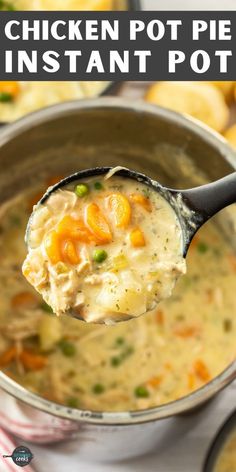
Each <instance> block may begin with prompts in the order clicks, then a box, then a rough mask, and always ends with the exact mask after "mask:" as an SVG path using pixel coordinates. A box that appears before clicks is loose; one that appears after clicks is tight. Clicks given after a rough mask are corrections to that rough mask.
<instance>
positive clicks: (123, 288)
mask: <svg viewBox="0 0 236 472" xmlns="http://www.w3.org/2000/svg"><path fill="white" fill-rule="evenodd" d="M97 302H98V303H99V305H101V306H102V307H103V308H104V309H105V310H106V311H108V312H110V313H111V314H112V313H115V314H116V315H119V314H120V315H121V318H122V315H124V314H125V315H130V314H132V315H133V316H139V315H142V314H143V313H145V311H146V294H145V292H144V290H143V289H142V287H141V286H140V285H139V284H137V283H135V281H133V280H132V279H131V280H130V281H127V282H125V281H123V280H122V281H121V282H120V283H119V285H116V286H115V287H114V286H113V285H111V284H106V285H104V288H103V289H102V290H101V292H100V294H99V296H98V298H97Z"/></svg>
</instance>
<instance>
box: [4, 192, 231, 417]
mask: <svg viewBox="0 0 236 472" xmlns="http://www.w3.org/2000/svg"><path fill="white" fill-rule="evenodd" d="M43 188H45V183H44V184H43V185H42V189H43ZM35 192H36V191H35V189H33V190H32V191H31V193H25V194H22V195H19V196H18V197H17V198H15V199H14V200H12V201H9V202H8V203H6V204H5V205H3V206H2V208H1V222H0V248H1V250H0V260H1V265H0V290H1V297H0V304H1V309H0V367H1V369H2V370H3V372H5V373H6V374H7V375H9V376H10V377H11V378H13V379H14V380H15V381H17V382H18V383H20V384H21V385H23V386H24V387H26V388H27V389H29V390H30V391H32V392H35V393H37V394H39V395H41V396H42V397H45V398H47V399H50V400H52V401H55V402H57V403H61V404H64V405H68V406H69V407H75V408H82V409H92V410H100V411H122V410H129V409H131V410H139V409H143V408H149V407H154V406H158V405H162V404H164V403H168V402H170V401H173V400H176V399H177V398H180V397H183V396H185V395H187V394H188V393H190V392H192V391H194V390H196V389H198V388H200V387H201V386H203V385H204V384H206V383H207V382H209V381H210V380H211V379H213V378H214V377H215V376H217V375H218V374H219V373H220V372H222V371H223V370H224V369H225V368H226V367H227V366H228V365H229V364H230V363H231V362H232V361H233V360H234V359H235V355H236V348H235V335H236V321H235V309H236V299H235V293H234V287H235V277H236V257H235V255H234V253H233V250H232V248H231V247H230V244H228V243H227V242H226V240H225V239H224V238H223V236H222V233H221V232H220V230H218V228H217V226H215V225H214V224H213V223H210V222H209V223H207V225H205V226H204V227H203V228H202V229H201V230H200V231H199V232H198V235H197V237H195V239H194V240H193V242H192V245H191V248H190V250H189V253H188V257H187V259H188V260H187V263H188V273H187V275H186V276H184V277H182V278H181V279H180V280H179V281H178V282H177V285H176V288H175V292H174V294H173V295H172V297H171V298H169V299H167V300H165V301H163V302H161V303H160V304H159V306H158V308H157V309H155V310H154V311H153V312H151V313H148V314H146V315H145V316H142V317H140V318H137V319H133V320H131V321H129V322H126V323H119V324H117V325H115V326H99V325H97V326H95V325H88V324H86V323H84V322H82V321H78V320H74V319H73V318H70V317H68V316H65V315H62V316H61V317H56V316H55V315H53V314H52V313H51V308H50V307H49V306H48V305H47V304H46V303H45V302H44V301H43V300H42V298H41V296H40V295H37V293H36V292H35V290H34V289H32V287H31V286H30V284H28V283H27V282H26V280H25V278H24V277H23V275H22V274H21V265H22V262H23V260H24V258H25V256H26V247H25V243H24V233H25V227H26V223H27V220H28V218H29V214H30V213H31V211H32V205H33V203H34V202H37V201H38V200H39V195H35Z"/></svg>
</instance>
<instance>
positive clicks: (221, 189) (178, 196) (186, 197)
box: [26, 167, 236, 256]
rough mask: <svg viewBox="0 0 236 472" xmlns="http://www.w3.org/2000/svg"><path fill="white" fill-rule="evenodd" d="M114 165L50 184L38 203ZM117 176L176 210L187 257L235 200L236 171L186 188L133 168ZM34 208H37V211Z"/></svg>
mask: <svg viewBox="0 0 236 472" xmlns="http://www.w3.org/2000/svg"><path fill="white" fill-rule="evenodd" d="M110 170H112V167H94V168H92V169H87V170H81V171H79V172H76V173H75V174H73V175H70V176H69V177H66V178H65V179H63V180H61V181H60V182H58V183H57V184H56V185H54V186H53V187H49V188H48V190H47V191H46V193H45V194H44V195H43V197H42V198H41V200H40V201H39V202H38V204H37V206H36V209H37V208H38V206H39V205H42V204H44V203H45V202H46V201H47V199H48V198H49V197H50V195H52V194H53V193H54V192H56V191H57V190H59V189H62V188H63V187H66V186H68V185H69V184H71V183H72V182H77V181H79V180H80V181H81V180H82V181H86V180H87V179H88V178H89V177H95V176H98V175H104V176H105V175H106V174H107V173H108V172H109V171H110ZM115 175H116V176H120V177H124V178H129V179H132V180H136V181H137V182H141V183H143V184H145V185H147V186H148V187H150V188H152V189H153V190H154V191H157V192H158V193H159V194H160V195H161V196H162V197H164V198H165V199H166V200H167V201H168V202H169V204H170V205H171V206H172V208H173V209H174V211H175V213H176V215H177V217H178V219H179V221H180V225H181V228H182V231H183V255H184V256H186V254H187V252H188V248H189V245H190V242H191V240H192V238H193V236H194V234H195V233H196V232H197V231H198V229H199V228H200V227H201V226H202V225H203V224H204V223H205V222H206V221H207V220H209V219H210V218H211V217H212V216H213V215H215V214H216V213H218V211H220V210H222V209H223V208H225V207H227V206H228V205H231V204H232V203H235V202H236V172H233V173H232V174H229V175H227V176H226V177H223V178H222V179H220V180H217V181H215V182H212V183H210V184H206V185H202V186H200V187H195V188H191V189H187V190H175V189H170V188H167V187H163V186H162V185H161V184H159V182H157V181H155V180H153V179H151V178H150V177H147V176H146V175H144V174H141V173H139V172H136V171H134V170H130V169H126V168H122V169H121V170H118V171H117V172H116V173H115ZM34 211H35V210H34ZM33 214H34V212H33V213H32V215H31V217H30V219H29V223H28V226H27V230H26V243H27V244H28V241H29V233H30V226H31V221H32V216H33Z"/></svg>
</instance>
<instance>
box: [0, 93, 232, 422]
mask: <svg viewBox="0 0 236 472" xmlns="http://www.w3.org/2000/svg"><path fill="white" fill-rule="evenodd" d="M92 109H113V110H124V111H127V112H131V113H138V114H143V115H144V116H145V115H153V116H156V117H159V118H161V119H162V120H163V121H167V122H171V123H173V125H176V126H179V127H182V128H184V129H186V130H187V131H189V132H191V133H194V134H195V135H197V136H198V137H199V139H201V140H202V141H205V142H206V143H208V144H209V145H210V146H211V147H213V148H215V149H217V152H218V153H220V154H221V155H222V157H223V158H224V159H225V160H226V161H227V162H228V163H229V164H230V165H231V166H232V169H235V168H236V164H235V162H236V160H235V152H234V150H233V149H232V148H230V146H228V144H227V142H226V140H225V139H224V138H223V137H222V136H220V135H219V134H218V133H216V132H215V131H213V130H211V129H210V128H208V127H207V126H206V125H204V124H202V123H201V122H198V120H195V119H192V118H189V117H187V116H185V115H181V114H179V113H176V112H174V111H171V110H167V109H165V108H161V107H157V106H155V105H150V104H147V103H145V102H141V101H140V102H134V101H129V100H127V99H126V98H125V99H121V98H116V97H100V98H95V99H87V100H79V101H71V102H64V103H61V104H57V105H54V106H52V107H49V108H45V109H42V110H39V111H36V112H34V113H31V114H29V115H27V116H25V117H23V118H21V119H19V120H18V121H16V122H14V123H11V124H8V125H6V127H4V128H3V129H1V131H0V147H1V146H3V145H5V144H7V143H8V142H9V141H11V139H13V138H14V137H17V136H19V135H20V134H21V133H22V132H25V131H27V130H30V129H32V128H34V127H35V126H38V125H40V124H42V123H47V122H48V121H50V120H51V119H57V118H60V117H63V116H64V117H65V116H68V115H70V114H71V113H73V112H76V111H80V110H81V111H83V110H84V111H87V110H92ZM235 378H236V360H235V361H234V362H232V363H231V364H230V365H229V366H228V367H227V368H226V369H225V370H224V371H223V372H221V373H220V374H219V375H218V376H217V377H215V378H214V379H213V380H211V381H210V382H209V383H208V384H206V385H204V386H203V387H201V388H200V389H198V390H196V391H195V392H193V393H190V394H189V395H186V396H185V397H182V398H180V399H178V400H175V401H172V402H170V403H166V404H164V405H161V406H157V407H154V408H149V409H145V410H137V411H121V412H100V411H90V410H79V409H74V408H69V407H67V406H64V405H59V404H57V403H54V402H51V401H49V400H46V399H44V398H42V397H40V396H39V395H36V394H34V393H31V392H30V391H28V390H26V389H25V388H24V387H22V386H21V385H19V384H17V383H16V382H15V381H14V380H12V379H10V377H8V376H7V375H6V374H4V373H3V372H0V388H2V389H3V390H4V391H5V392H7V393H8V394H10V395H11V396H13V397H15V398H16V399H17V400H21V401H22V402H24V403H26V404H27V405H29V406H31V407H33V408H36V409H39V410H41V411H44V412H45V413H49V414H52V415H54V416H58V417H60V418H63V419H69V420H73V421H83V422H86V423H91V424H98V425H113V426H114V425H131V424H139V423H146V422H149V421H154V420H158V419H164V418H167V417H170V416H174V415H177V414H180V413H184V412H186V411H189V410H192V409H193V408H196V406H199V405H201V404H202V403H204V402H206V401H207V400H209V399H210V398H211V397H212V396H213V395H214V394H216V393H217V392H219V391H220V390H222V389H223V388H224V387H225V386H226V385H228V384H229V383H230V382H232V381H233V380H234V379H235Z"/></svg>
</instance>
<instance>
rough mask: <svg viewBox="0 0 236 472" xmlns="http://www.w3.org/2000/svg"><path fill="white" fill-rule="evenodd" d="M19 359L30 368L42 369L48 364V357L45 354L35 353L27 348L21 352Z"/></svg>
mask: <svg viewBox="0 0 236 472" xmlns="http://www.w3.org/2000/svg"><path fill="white" fill-rule="evenodd" d="M19 359H20V361H21V362H22V364H23V365H24V367H25V368H26V369H29V370H40V369H43V367H45V366H46V364H47V358H46V357H45V356H41V355H39V354H34V353H33V352H31V351H28V350H26V349H24V350H23V351H22V352H21V353H20V355H19Z"/></svg>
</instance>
